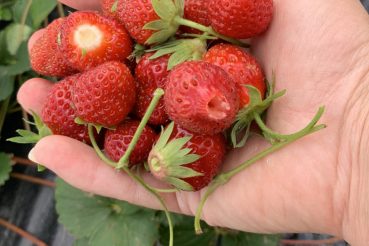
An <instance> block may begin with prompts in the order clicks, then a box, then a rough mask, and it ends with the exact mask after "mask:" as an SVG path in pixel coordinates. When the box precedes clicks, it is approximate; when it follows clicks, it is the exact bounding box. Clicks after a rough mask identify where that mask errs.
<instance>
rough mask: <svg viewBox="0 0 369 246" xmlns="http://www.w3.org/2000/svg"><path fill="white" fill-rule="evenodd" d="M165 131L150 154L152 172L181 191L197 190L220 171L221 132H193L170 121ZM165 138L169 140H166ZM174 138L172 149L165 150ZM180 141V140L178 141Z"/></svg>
mask: <svg viewBox="0 0 369 246" xmlns="http://www.w3.org/2000/svg"><path fill="white" fill-rule="evenodd" d="M171 129H172V131H171ZM166 131H167V133H165V132H164V133H163V134H162V135H161V137H160V138H159V140H158V142H157V144H156V145H155V146H154V147H153V149H152V151H151V152H150V154H149V158H148V164H149V167H150V170H151V172H152V174H153V175H154V176H155V177H156V178H158V179H160V180H163V181H166V182H168V183H170V184H172V185H174V186H175V187H177V188H178V189H182V190H193V191H197V190H200V189H202V188H204V187H205V186H207V185H208V184H209V183H210V182H211V180H212V179H213V177H214V176H215V175H216V174H217V172H218V171H219V168H220V165H221V163H222V161H223V158H224V156H225V153H226V143H225V138H224V136H223V135H222V134H221V133H219V134H216V135H202V134H197V133H193V132H190V131H188V130H185V129H183V128H182V127H180V126H179V125H177V124H174V126H173V124H170V125H169V126H168V127H167V129H166ZM168 133H169V134H168ZM166 135H167V136H166ZM169 136H170V137H169ZM167 137H169V142H168V141H167V139H165V138H167ZM181 138H184V139H182V140H180V139H181ZM186 138H187V139H186ZM161 141H163V142H161ZM176 141H177V146H176V148H175V150H174V151H173V152H171V151H168V150H169V149H171V148H173V147H174V145H176V143H175V142H176ZM179 141H180V142H182V143H180V144H178V142H179ZM186 148H187V149H188V150H185V149H186ZM194 155H195V156H194ZM196 155H198V156H197V157H196Z"/></svg>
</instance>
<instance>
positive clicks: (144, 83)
mask: <svg viewBox="0 0 369 246" xmlns="http://www.w3.org/2000/svg"><path fill="white" fill-rule="evenodd" d="M152 55H153V53H148V54H146V55H144V56H143V57H142V58H141V60H140V61H139V63H138V64H137V67H136V71H135V78H136V81H137V100H136V106H135V113H136V115H137V116H138V117H139V118H142V117H143V116H144V114H145V112H146V110H147V108H148V107H149V105H150V102H151V100H152V98H153V93H154V91H155V90H156V89H157V88H162V89H164V86H165V84H166V82H167V78H168V74H169V71H168V70H167V66H168V60H169V55H166V56H161V57H159V58H156V59H153V60H150V59H149V58H150V56H152ZM168 120H169V117H168V115H167V113H166V111H165V106H164V99H160V101H159V104H158V105H157V106H156V108H155V110H154V112H153V113H152V115H151V117H150V119H149V123H150V124H152V125H164V124H165V123H167V122H168Z"/></svg>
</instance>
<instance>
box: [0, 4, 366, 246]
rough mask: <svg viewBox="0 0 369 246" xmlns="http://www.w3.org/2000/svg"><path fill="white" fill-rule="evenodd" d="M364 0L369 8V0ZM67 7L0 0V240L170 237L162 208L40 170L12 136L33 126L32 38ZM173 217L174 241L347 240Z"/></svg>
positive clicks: (2, 243) (251, 244) (138, 241)
mask: <svg viewBox="0 0 369 246" xmlns="http://www.w3.org/2000/svg"><path fill="white" fill-rule="evenodd" d="M361 2H362V4H363V5H364V6H365V8H366V9H367V10H369V0H362V1H361ZM69 11H73V10H72V9H69V8H67V7H66V6H63V5H61V4H58V3H57V1H56V0H32V1H31V0H0V136H1V138H0V246H30V245H53V246H59V245H60V246H69V245H96V246H99V245H104V246H114V245H124V246H126V245H129V246H131V245H134V246H135V245H167V243H168V242H167V240H168V232H167V229H168V228H167V224H166V222H165V217H164V215H163V214H162V213H161V212H157V211H152V210H148V209H142V208H139V207H136V206H132V205H130V204H127V203H124V202H121V201H116V200H112V199H106V198H102V197H97V196H92V195H86V194H84V193H83V192H81V191H78V190H76V189H74V188H72V187H70V186H68V185H67V184H65V183H64V182H63V181H61V180H58V179H56V178H55V175H54V174H53V173H51V172H49V171H47V170H46V171H43V172H38V171H37V167H36V166H35V165H34V164H33V163H31V162H30V161H29V160H27V159H26V156H27V153H28V151H29V150H30V148H31V147H32V146H30V145H19V144H13V143H10V142H7V141H6V139H7V138H10V137H13V136H14V135H15V134H16V133H15V131H16V130H17V129H21V128H26V129H31V128H32V125H30V124H29V123H27V122H25V121H23V120H22V119H23V118H24V119H26V120H28V116H27V115H26V114H25V112H24V111H23V110H22V109H21V108H20V107H19V105H18V104H17V102H16V99H15V95H16V91H17V88H19V86H20V85H22V83H23V82H24V81H26V80H27V79H29V78H31V77H35V76H37V75H36V74H35V73H34V72H32V70H31V69H30V65H29V61H28V52H27V40H28V38H29V37H30V35H31V34H32V33H33V32H34V31H35V30H37V29H39V28H42V27H44V26H46V25H47V24H48V23H50V22H51V21H52V20H53V19H55V18H58V17H59V16H64V15H66V14H68V12H69ZM49 79H52V78H49ZM174 224H175V233H176V234H175V239H176V244H175V245H187V246H191V245H226V246H229V245H230V246H232V245H242V246H276V245H335V246H343V245H347V244H346V243H345V242H343V241H340V240H339V239H336V238H331V237H329V236H327V235H317V234H286V235H257V234H250V233H243V232H236V231H230V230H226V229H222V228H211V227H208V226H206V225H204V227H205V233H204V234H203V235H201V236H195V235H194V233H193V227H192V218H188V217H184V216H179V215H175V216H174ZM304 240H317V241H315V242H312V241H311V242H310V243H309V241H304Z"/></svg>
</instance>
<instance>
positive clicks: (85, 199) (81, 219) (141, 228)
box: [56, 179, 158, 246]
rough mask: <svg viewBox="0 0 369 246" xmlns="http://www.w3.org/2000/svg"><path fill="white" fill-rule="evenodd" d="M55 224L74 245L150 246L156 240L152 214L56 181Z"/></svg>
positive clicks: (156, 231) (155, 223) (155, 222)
mask: <svg viewBox="0 0 369 246" xmlns="http://www.w3.org/2000/svg"><path fill="white" fill-rule="evenodd" d="M56 184H57V187H56V210H57V212H58V214H59V221H60V222H61V223H62V224H64V226H65V227H66V228H67V230H68V231H70V232H71V233H72V234H73V235H74V236H75V237H76V238H77V242H78V245H89V246H100V245H109V246H120V245H142V246H145V245H147V246H152V245H154V242H155V241H156V240H157V239H158V222H157V221H156V220H155V212H154V211H152V210H148V209H144V208H140V207H137V206H133V205H130V204H128V203H126V202H122V201H118V200H114V199H109V198H104V197H100V196H96V195H92V194H88V193H85V192H82V191H80V190H78V189H75V188H73V187H72V186H70V185H68V184H66V183H65V182H64V181H62V180H61V179H57V181H56Z"/></svg>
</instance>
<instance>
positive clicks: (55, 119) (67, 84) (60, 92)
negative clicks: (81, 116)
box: [41, 74, 90, 143]
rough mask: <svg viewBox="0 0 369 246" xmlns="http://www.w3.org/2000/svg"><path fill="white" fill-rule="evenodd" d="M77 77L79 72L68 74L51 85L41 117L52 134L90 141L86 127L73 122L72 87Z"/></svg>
mask: <svg viewBox="0 0 369 246" xmlns="http://www.w3.org/2000/svg"><path fill="white" fill-rule="evenodd" d="M78 78H79V74H77V75H73V76H69V77H67V78H65V79H63V80H62V81H60V82H58V83H56V84H55V85H54V86H53V88H52V89H51V91H50V93H49V95H48V97H47V99H46V102H45V103H44V106H43V108H42V114H41V118H42V121H43V122H44V123H45V124H46V125H47V126H48V127H49V128H50V130H51V131H52V133H53V134H56V135H64V136H67V137H71V138H74V139H77V140H79V141H83V142H86V143H90V139H89V137H88V131H87V127H86V126H83V125H78V124H76V123H75V122H74V119H75V118H76V117H77V115H76V110H75V107H74V105H73V102H72V88H73V84H74V83H75V82H76V81H77V80H78Z"/></svg>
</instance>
